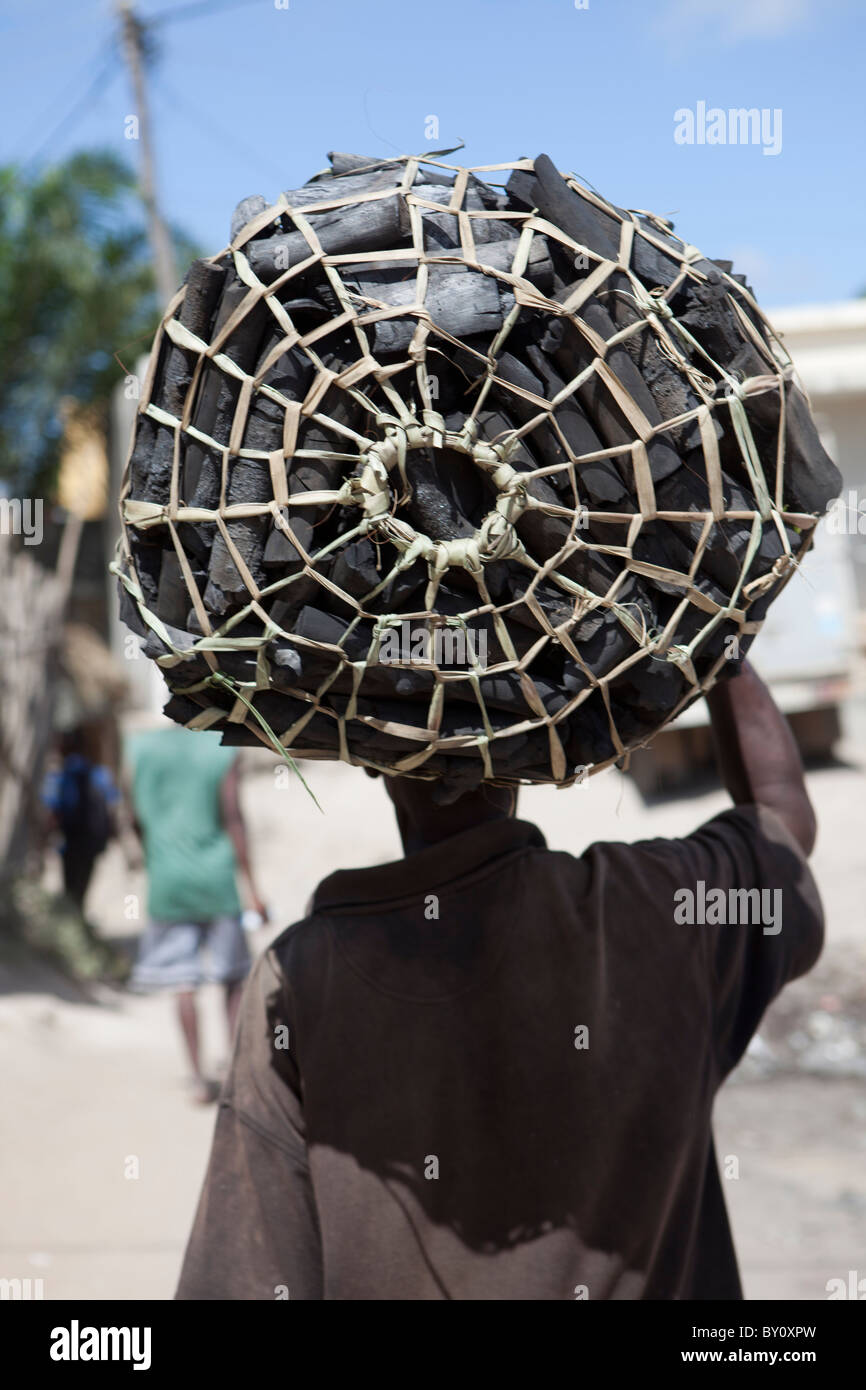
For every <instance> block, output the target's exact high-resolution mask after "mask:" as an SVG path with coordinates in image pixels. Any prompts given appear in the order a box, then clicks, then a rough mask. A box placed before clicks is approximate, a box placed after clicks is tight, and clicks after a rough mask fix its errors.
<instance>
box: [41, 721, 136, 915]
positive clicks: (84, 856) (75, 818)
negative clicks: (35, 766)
mask: <svg viewBox="0 0 866 1390" xmlns="http://www.w3.org/2000/svg"><path fill="white" fill-rule="evenodd" d="M59 752H60V765H59V767H57V768H55V769H54V770H53V771H51V772H49V773H48V775H47V776H46V778H45V781H44V783H43V787H42V803H43V805H44V806H45V807H46V808H47V810H48V812H49V816H50V826H51V828H52V829H53V830H55V831H56V832H58V833H59V835H60V837H61V840H60V845H59V849H60V857H61V860H62V863H63V888H64V891H65V893H66V895H67V897H69V898H71V900H72V901H73V903H74V904H75V906H76V907H77V908H78V910H79V912H81V914H82V916H83V915H84V900H85V898H86V896H87V889H88V887H89V885H90V880H91V878H92V877H93V870H94V868H95V866H96V861H97V859H98V858H99V856H100V854H102V852H103V851H104V850H105V848H106V846H107V845H108V842H109V841H110V840H111V839H112V837H113V836H114V835H115V834H116V830H117V825H116V814H117V806H118V803H119V801H120V792H119V790H118V787H117V784H116V782H115V780H114V777H113V776H112V774H111V771H110V769H109V768H107V767H105V766H104V765H103V764H101V763H97V762H94V761H93V759H92V758H91V756H90V754H89V750H88V747H87V740H86V738H85V734H84V730H82V729H81V728H75V729H71V730H69V731H68V732H66V733H64V734H62V735H61V738H60V746H59Z"/></svg>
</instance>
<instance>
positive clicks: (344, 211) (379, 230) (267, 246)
mask: <svg viewBox="0 0 866 1390" xmlns="http://www.w3.org/2000/svg"><path fill="white" fill-rule="evenodd" d="M335 196H341V195H339V194H338V195H335ZM316 201H318V199H317V200H316ZM322 201H324V198H322ZM285 215H286V216H288V215H289V214H285ZM307 220H308V221H309V223H310V226H311V227H312V228H313V230H314V231H315V233H316V236H317V237H318V239H319V244H320V246H321V247H322V250H323V251H324V253H325V255H326V256H341V255H345V254H346V252H348V251H353V250H358V251H362V250H363V251H372V250H375V249H378V248H381V247H387V246H396V245H397V244H398V243H399V241H400V240H401V238H402V237H404V236H405V235H406V233H407V231H408V214H407V209H406V202H405V199H404V198H402V197H401V196H400V195H399V194H396V193H395V194H394V196H393V197H390V198H377V199H374V200H371V201H369V202H366V203H350V204H348V205H347V206H346V207H341V208H333V209H331V210H330V211H327V212H318V213H313V212H311V213H309V214H308V215H307ZM245 249H246V251H247V253H248V259H249V262H250V266H251V267H252V270H253V272H254V273H255V274H256V275H257V276H258V278H259V280H261V281H262V283H263V284H266V285H270V284H273V282H274V280H277V279H278V278H279V276H281V275H282V274H283V273H284V272H285V271H286V270H289V269H291V268H292V266H296V265H300V263H301V262H302V261H306V260H308V259H309V258H310V257H311V256H312V255H313V251H312V250H311V248H310V243H309V242H308V241H307V239H306V237H305V236H304V234H303V233H302V232H299V231H295V232H283V233H281V234H279V235H278V236H273V237H266V238H264V239H262V240H261V241H251V242H249V243H248V245H247V247H246V248H245Z"/></svg>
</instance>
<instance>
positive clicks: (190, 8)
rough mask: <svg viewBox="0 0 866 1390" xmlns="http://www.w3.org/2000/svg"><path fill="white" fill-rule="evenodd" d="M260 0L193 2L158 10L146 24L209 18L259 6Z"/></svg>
mask: <svg viewBox="0 0 866 1390" xmlns="http://www.w3.org/2000/svg"><path fill="white" fill-rule="evenodd" d="M259 4H261V0H224V3H223V4H222V5H216V4H214V3H213V0H193V2H192V3H191V4H189V5H180V6H179V7H178V8H177V9H175V10H158V11H157V12H156V14H154V15H150V16H149V17H148V20H147V22H148V24H172V23H173V22H174V21H175V20H176V19H195V18H196V17H197V16H198V15H200V14H207V15H208V16H209V17H211V18H212V17H213V16H214V15H218V14H222V13H223V11H224V10H238V9H242V8H243V7H244V6H246V5H259Z"/></svg>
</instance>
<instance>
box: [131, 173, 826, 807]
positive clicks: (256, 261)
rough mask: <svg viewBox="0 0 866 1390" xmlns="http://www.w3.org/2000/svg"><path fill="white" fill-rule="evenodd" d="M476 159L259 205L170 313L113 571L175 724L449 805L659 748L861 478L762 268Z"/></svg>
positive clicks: (327, 178) (150, 384)
mask: <svg viewBox="0 0 866 1390" xmlns="http://www.w3.org/2000/svg"><path fill="white" fill-rule="evenodd" d="M449 153H451V152H447V151H446V152H442V154H440V155H437V156H436V157H431V158H428V159H421V158H414V157H412V158H410V157H405V158H400V159H394V160H387V161H376V160H374V159H365V158H364V157H362V156H349V155H346V156H338V155H332V156H330V159H331V166H330V168H329V169H327V170H325V171H323V172H322V173H320V174H318V175H316V176H315V177H314V178H313V179H312V180H310V181H309V182H308V183H307V184H305V185H304V186H303V187H302V188H300V189H296V190H293V191H291V192H288V193H284V194H282V195H281V196H280V197H279V198H278V199H277V200H276V202H274V203H271V204H269V203H267V202H266V200H265V199H264V198H262V197H253V198H248V199H245V200H244V202H243V203H242V204H240V205H239V208H238V209H237V211H236V214H235V218H234V221H233V227H232V241H231V244H230V246H229V247H228V248H227V249H226V250H224V251H222V252H220V253H219V254H218V255H216V256H214V257H212V258H211V259H210V260H207V261H198V262H195V263H194V265H193V266H192V268H191V270H190V272H189V274H188V276H187V280H186V283H185V285H184V286H183V287H182V288H181V289H180V290H179V291H178V293H177V294H176V295H175V297H174V298H173V300H172V301H171V303H170V304H169V305H168V308H167V310H166V313H165V317H164V318H163V320H162V323H161V325H160V328H159V330H158V332H157V335H156V339H155V342H154V345H153V350H152V353H151V356H150V361H149V369H148V372H147V377H146V380H145V381H144V384H143V389H142V392H141V399H140V403H139V409H138V414H137V420H136V430H135V434H134V439H133V445H132V449H131V453H130V459H129V464H128V467H127V472H126V477H125V480H124V485H123V490H122V497H121V511H122V519H123V532H122V537H121V541H120V547H119V555H118V560H117V563H116V565H115V567H114V568H115V570H116V573H117V574H118V575H119V577H120V580H121V585H122V588H121V598H122V611H123V615H124V617H125V618H126V621H127V622H128V623H129V625H130V626H131V627H132V628H133V629H134V630H135V631H137V632H138V633H139V634H140V635H141V636H143V637H144V638H145V639H146V640H145V651H146V652H147V653H148V654H149V655H151V656H152V657H154V659H155V660H156V661H157V662H158V664H159V665H160V667H161V668H162V670H163V673H164V676H165V679H166V681H167V683H168V686H169V689H170V691H171V698H170V701H169V703H168V705H167V707H166V709H167V713H168V714H170V715H171V716H172V717H173V718H174V719H176V720H178V721H179V722H181V723H183V724H185V725H187V726H189V727H191V728H217V729H220V730H222V731H223V735H224V739H225V741H228V742H235V743H243V742H261V743H264V744H265V745H268V746H272V747H275V748H278V749H279V750H280V751H281V752H283V753H284V754H285V755H286V757H287V758H288V759H290V760H291V759H294V758H296V757H303V758H332V759H333V758H340V759H342V760H344V761H346V762H349V763H353V764H359V765H364V766H367V767H369V768H374V769H377V770H379V771H382V772H386V773H391V774H402V775H410V776H415V777H423V778H428V779H437V780H438V781H439V783H440V786H439V787H438V788H437V789H436V790H437V794H439V795H441V796H442V797H443V798H444V799H447V798H448V797H450V796H453V795H456V794H459V793H460V792H461V791H463V790H465V789H467V788H470V787H472V786H475V785H477V784H478V783H479V782H480V781H482V780H487V781H492V782H495V783H498V784H517V783H520V782H532V783H541V782H549V783H556V784H559V785H568V784H569V783H571V782H572V781H574V780H575V779H580V780H583V779H584V778H585V777H586V776H588V775H591V774H593V773H595V772H597V771H599V770H601V769H602V768H604V767H606V766H608V765H609V764H611V763H614V762H618V763H620V764H621V765H622V763H623V761H625V762H627V755H628V753H629V750H631V749H633V748H634V747H636V746H638V745H642V744H645V743H646V742H647V741H648V740H649V739H650V738H651V737H652V736H653V735H654V734H656V733H657V732H658V730H659V729H661V728H662V727H663V726H664V725H665V724H667V723H668V722H669V721H670V720H671V719H672V718H674V717H675V716H676V715H677V714H678V713H679V712H680V711H681V710H682V709H684V708H685V707H686V706H687V705H688V704H690V703H691V702H692V701H694V700H695V699H696V698H697V697H698V696H700V695H701V694H702V693H703V692H705V691H706V690H707V689H708V688H709V687H710V686H711V685H712V684H713V683H714V682H715V681H716V679H718V678H719V677H720V676H723V675H725V674H727V672H728V671H729V670H730V669H732V667H733V666H734V665H735V663H736V660H737V659H738V658H739V657H741V656H742V655H744V653H745V651H746V650H747V648H748V646H749V644H750V642H751V641H752V639H753V637H754V635H755V633H756V632H757V631H758V629H759V627H760V625H761V622H762V620H763V618H764V615H765V613H766V611H767V607H768V605H769V603H770V601H771V600H772V599H773V598H774V597H775V596H776V595H777V594H778V592H779V591H780V589H781V588H782V586H783V585H784V584H785V582H786V581H787V579H788V578H789V577H790V575H791V573H792V572H793V570H794V568H795V567H796V566H797V565H798V563H799V561H800V559H801V557H802V555H803V553H804V552H805V550H806V549H807V548H808V547H809V545H810V543H811V540H812V533H813V529H814V526H815V523H816V519H817V517H818V516H819V515H820V514H821V513H822V512H823V511H824V510H825V509H826V506H827V505H828V503H829V501H830V500H831V499H832V497H833V496H835V495H836V493H837V492H838V488H839V477H838V474H837V473H836V470H835V468H834V467H833V465H832V463H831V462H830V460H829V459H828V458H827V456H826V454H825V453H824V451H823V449H822V447H821V445H820V441H819V439H818V436H817V433H816V430H815V427H814V424H813V422H812V419H811V416H810V413H809V408H808V403H807V402H806V399H805V397H804V395H803V393H802V391H801V389H800V387H799V386H798V384H797V381H796V377H795V375H794V372H793V368H792V364H791V362H790V359H789V357H788V355H787V353H786V352H785V350H784V348H783V346H782V344H781V343H780V341H779V339H778V338H777V336H776V335H775V334H774V332H773V330H772V328H771V326H770V325H769V323H768V322H767V320H766V319H765V317H764V316H763V314H762V313H761V311H760V310H759V308H758V306H757V304H756V303H755V299H754V296H753V295H752V293H751V291H750V290H749V288H748V287H747V286H746V284H745V282H744V281H743V279H742V277H739V276H735V275H734V274H733V271H732V267H731V265H730V263H728V262H722V261H719V262H712V261H709V260H707V259H706V258H704V257H703V256H702V255H701V253H700V252H699V251H698V250H697V249H696V248H695V247H693V246H691V245H689V244H688V243H686V242H684V241H682V240H680V239H679V238H678V237H676V236H674V234H673V230H672V227H671V224H670V223H668V222H665V221H664V220H663V219H660V218H658V217H655V216H653V215H652V214H650V213H646V212H639V211H626V210H624V209H620V208H617V207H615V206H613V205H612V204H610V203H608V202H606V201H605V200H604V199H603V198H601V197H600V196H599V195H597V194H596V193H594V192H593V191H591V190H590V189H588V188H586V187H584V186H583V185H582V184H581V183H580V182H579V181H578V180H577V179H576V178H574V177H573V176H563V175H561V174H560V173H559V172H558V171H557V170H556V169H555V167H554V166H553V164H552V163H551V161H550V160H549V159H548V158H547V157H546V156H539V157H538V158H537V159H536V160H534V161H533V160H529V159H521V160H518V161H516V162H515V163H513V164H507V165H492V166H491V165H489V166H484V167H474V168H463V167H460V166H455V165H451V164H448V163H447V162H446V161H445V158H444V156H445V155H447V154H449Z"/></svg>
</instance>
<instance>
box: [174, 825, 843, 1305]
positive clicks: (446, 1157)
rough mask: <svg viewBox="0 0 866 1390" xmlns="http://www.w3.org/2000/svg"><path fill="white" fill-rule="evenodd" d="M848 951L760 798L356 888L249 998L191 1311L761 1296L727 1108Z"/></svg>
mask: <svg viewBox="0 0 866 1390" xmlns="http://www.w3.org/2000/svg"><path fill="white" fill-rule="evenodd" d="M752 888H757V889H761V890H764V897H763V900H761V899H759V900H758V907H757V909H756V906H755V902H754V894H753V895H752V898H751V899H749V900H748V902H749V904H750V907H751V910H752V911H756V910H760V911H761V912H762V916H761V920H760V921H758V922H757V923H755V924H753V925H732V924H729V923H728V922H727V921H720V920H713V919H714V918H716V919H718V918H720V917H721V915H722V912H721V908H720V907H719V906H718V903H719V901H720V899H721V898H724V903H725V909H724V915H725V917H727V916H728V915H729V911H730V910H731V909H730V903H731V902H732V901H733V902H736V901H740V899H732V898H731V895H730V892H729V890H731V889H734V890H736V889H752ZM684 890H688V891H687V892H685V891H684ZM711 890H722V893H721V894H717V895H716V897H715V903H716V906H715V907H712V906H709V907H708V906H707V902H708V901H709V902H712V901H713V899H712V898H711V897H710V895H711ZM777 890H779V891H780V893H781V898H778V897H775V896H774V894H776V892H777ZM688 893H691V894H692V911H691V916H692V918H694V919H696V920H693V921H689V920H688V913H689V898H688ZM741 899H742V895H741ZM733 911H734V912H736V911H739V913H740V915H741V916H742V915H743V913H744V912H745V911H746V907H745V900H743V901H742V902H741V906H740V907H739V908H734V909H733ZM702 919H704V920H702ZM706 919H709V920H706ZM821 941H822V917H821V909H820V905H819V902H818V897H817V892H816V889H815V885H814V881H813V879H812V876H811V874H810V872H809V870H808V868H807V866H806V864H805V862H804V858H803V855H802V853H801V852H800V850H799V848H798V847H797V845H796V843H795V841H794V840H793V839H792V837H791V836H790V835H789V833H788V832H787V830H786V829H785V827H784V826H783V825H782V823H781V822H780V821H779V820H778V818H777V817H776V816H775V815H774V814H773V813H772V812H769V811H765V810H763V809H758V808H757V807H754V806H750V807H742V808H739V809H736V810H731V811H728V812H726V813H725V814H723V815H720V816H717V817H715V819H713V820H711V821H709V822H708V823H707V824H706V825H704V826H702V827H701V828H700V829H699V830H698V831H696V832H695V833H694V834H693V835H689V836H688V837H687V838H685V839H683V840H648V841H645V842H642V843H639V844H634V845H627V844H604V843H599V844H594V845H591V846H590V848H589V849H587V850H586V851H585V853H584V854H582V855H581V856H580V857H579V858H576V857H573V856H571V855H569V854H564V853H555V852H553V851H551V850H548V849H547V848H546V846H545V843H544V840H543V838H542V836H541V834H540V832H539V831H538V830H537V829H536V828H535V827H534V826H532V825H529V824H526V823H524V822H520V821H499V822H495V823H486V824H483V825H479V826H477V827H475V828H474V829H472V830H471V831H468V832H466V833H464V834H461V835H457V836H455V837H453V838H452V839H450V840H447V841H445V842H443V843H441V844H439V845H436V846H434V847H432V848H430V849H426V850H424V851H422V852H421V853H418V854H413V855H410V856H409V857H407V858H406V859H402V860H400V861H399V862H397V863H392V864H383V865H377V866H375V867H373V868H366V869H351V870H345V871H341V872H339V873H335V874H332V875H331V876H330V877H329V878H326V879H325V880H324V882H323V883H321V884H320V886H319V888H318V890H317V891H316V894H315V897H314V899H313V904H312V911H311V914H310V915H309V916H308V917H306V918H305V919H304V921H302V922H299V923H297V924H296V925H295V926H293V927H290V928H289V929H288V931H286V932H284V933H283V934H282V935H281V936H280V937H279V938H278V939H277V940H276V941H275V943H274V944H273V945H272V946H271V948H270V949H269V950H268V951H267V952H266V954H265V955H264V956H263V957H262V958H261V959H260V960H259V962H258V964H257V966H256V968H255V970H254V972H253V975H252V976H251V978H250V980H249V982H248V985H247V989H246V994H245V999H244V1003H243V1007H242V1015H241V1023H240V1028H239V1034H238V1040H237V1045H236V1050H235V1055H234V1061H233V1065H232V1069H231V1074H230V1076H229V1078H228V1081H227V1083H226V1086H225V1089H224V1094H223V1098H222V1102H221V1106H220V1109H219V1113H218V1117H217V1125H216V1134H215V1138H214V1145H213V1152H212V1155H211V1160H210V1167H209V1170H208V1174H207V1178H206V1181H205V1185H204V1190H203V1192H202V1196H201V1201H200V1205H199V1209H198V1214H197V1216H196V1220H195V1226H194V1228H193V1232H192V1236H191V1239H190V1242H189V1247H188V1249H187V1253H186V1258H185V1262H184V1266H183V1271H182V1275H181V1279H180V1286H179V1289H178V1297H179V1298H185V1299H274V1298H285V1297H288V1298H291V1299H441V1298H453V1299H574V1298H583V1297H588V1298H590V1299H613V1298H619V1299H636V1298H646V1299H689V1298H696V1299H736V1298H740V1297H741V1296H742V1295H741V1290H740V1283H739V1278H738V1274H737V1265H736V1259H735V1256H734V1251H733V1247H732V1244H731V1236H730V1230H729V1226H728V1218H727V1213H726V1211H725V1204H724V1198H723V1196H722V1184H721V1180H720V1176H719V1171H718V1167H717V1163H716V1157H715V1154H714V1151H713V1141H712V1134H711V1111H712V1104H713V1098H714V1096H715V1093H716V1091H717V1090H718V1088H719V1085H720V1084H721V1082H722V1080H723V1078H724V1077H725V1076H726V1074H727V1073H728V1072H729V1071H730V1070H731V1068H732V1067H733V1066H735V1064H736V1063H737V1061H738V1059H739V1058H740V1057H741V1055H742V1053H743V1051H744V1050H745V1048H746V1046H747V1044H748V1042H749V1039H750V1038H751V1036H752V1034H753V1033H754V1031H755V1029H756V1027H757V1025H758V1022H759V1020H760V1018H761V1015H762V1014H763V1012H764V1009H765V1008H766V1006H767V1004H768V1003H769V1001H770V1000H771V999H772V998H773V996H774V995H775V994H776V993H777V992H778V991H779V990H780V989H781V988H782V986H783V985H784V984H785V983H786V981H788V980H790V979H792V978H793V977H794V976H796V975H799V974H801V973H802V972H804V971H805V970H808V969H809V968H810V966H811V965H812V964H813V963H814V961H815V960H816V958H817V956H818V954H819V951H820V948H821Z"/></svg>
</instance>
